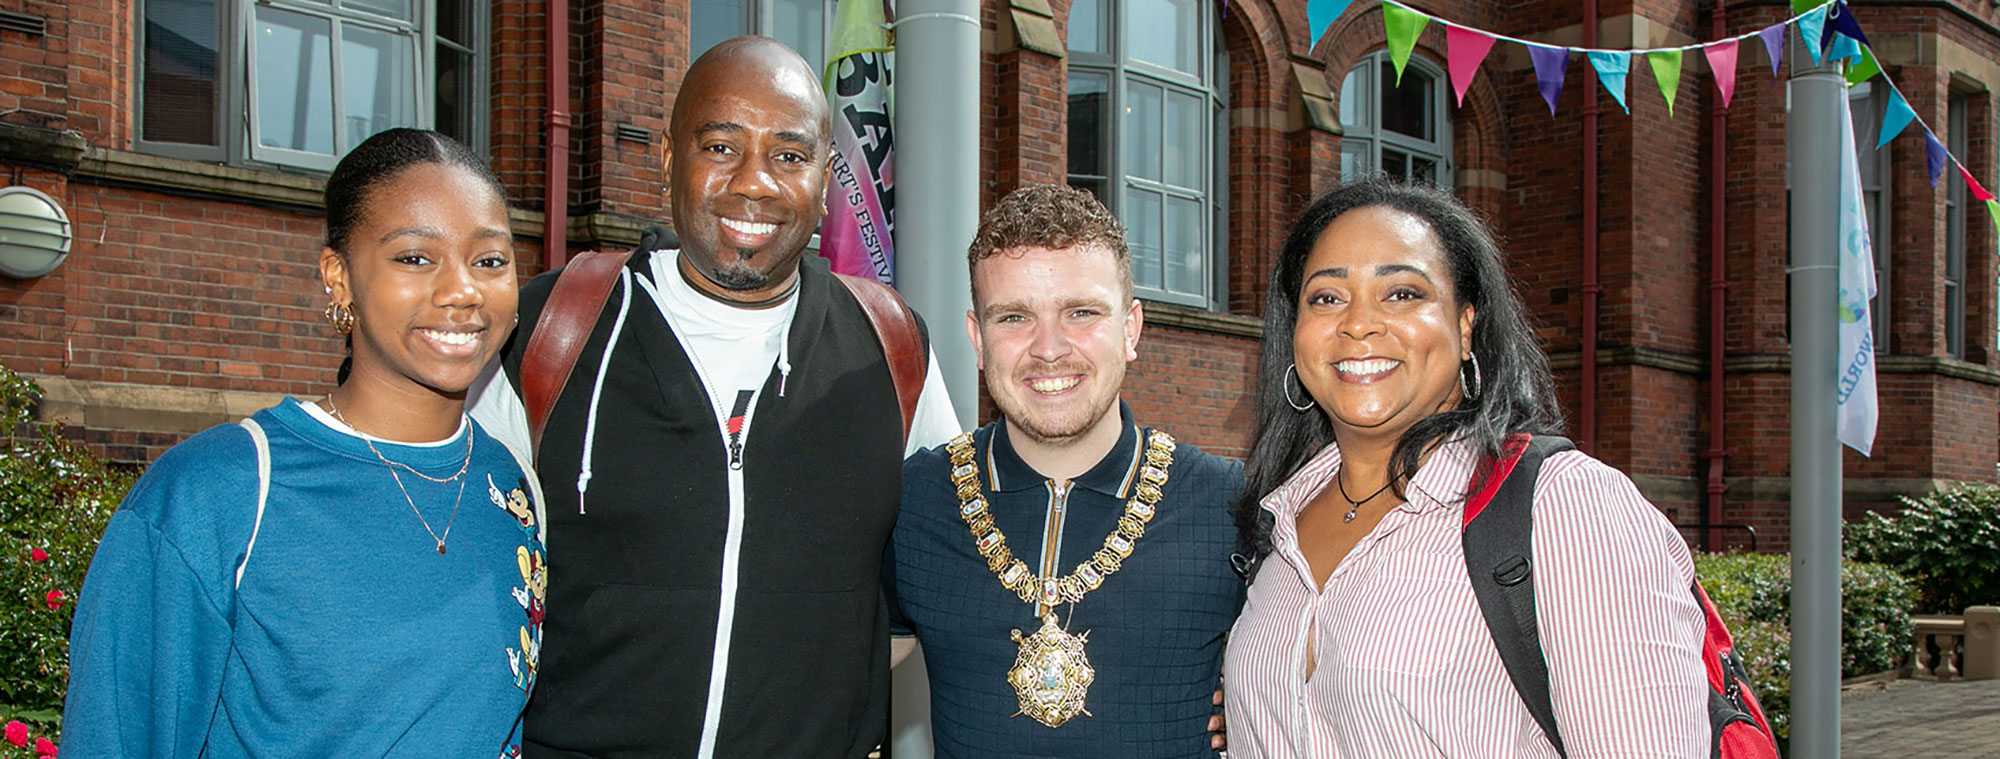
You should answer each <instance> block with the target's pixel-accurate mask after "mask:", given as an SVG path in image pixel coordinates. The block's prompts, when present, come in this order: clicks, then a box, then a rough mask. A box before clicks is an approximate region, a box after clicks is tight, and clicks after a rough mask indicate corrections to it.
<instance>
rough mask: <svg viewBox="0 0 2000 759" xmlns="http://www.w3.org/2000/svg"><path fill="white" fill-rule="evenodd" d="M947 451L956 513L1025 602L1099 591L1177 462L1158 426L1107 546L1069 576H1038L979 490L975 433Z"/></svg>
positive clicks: (1142, 530)
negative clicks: (998, 524)
mask: <svg viewBox="0 0 2000 759" xmlns="http://www.w3.org/2000/svg"><path fill="white" fill-rule="evenodd" d="M945 450H946V451H949V452H950V453H951V463H952V470H951V481H952V484H953V485H955V486H957V488H958V504H959V505H958V515H959V516H960V517H962V518H963V519H965V524H966V526H967V527H969V528H971V529H972V537H973V540H974V541H975V543H974V545H976V546H977V547H978V549H979V555H980V556H982V557H985V559H986V568H987V570H989V571H991V572H993V574H994V575H995V576H997V577H999V578H1000V584H1001V585H1005V586H1007V589H1008V590H1011V591H1014V593H1015V595H1018V596H1020V597H1021V600H1022V601H1023V602H1026V603H1032V604H1039V605H1042V606H1055V605H1058V604H1061V603H1065V602H1067V603H1076V602H1078V601H1081V600H1083V595H1084V594H1085V593H1089V592H1090V591H1093V590H1096V589H1097V587H1098V586H1099V585H1102V584H1103V583H1104V579H1105V578H1107V577H1110V576H1111V575H1113V574H1115V573H1117V572H1118V568H1119V567H1120V566H1122V564H1123V562H1124V561H1125V559H1126V558H1128V557H1130V556H1131V555H1132V548H1133V546H1135V545H1136V544H1137V543H1138V541H1139V538H1140V537H1141V536H1143V535H1145V534H1146V523H1147V522H1149V521H1152V519H1153V514H1154V512H1155V510H1156V509H1157V505H1158V504H1159V502H1160V498H1161V497H1162V496H1163V495H1164V492H1163V491H1164V488H1166V486H1167V468H1168V467H1169V466H1171V465H1172V464H1173V461H1174V438H1173V436H1172V435H1169V434H1167V433H1165V432H1161V431H1159V430H1154V431H1153V432H1152V434H1151V435H1150V436H1148V437H1147V439H1146V453H1145V459H1146V460H1145V462H1144V465H1143V466H1142V467H1141V468H1140V469H1139V484H1138V487H1136V488H1134V495H1133V498H1132V500H1130V501H1127V502H1126V504H1125V513H1124V514H1123V515H1121V516H1119V517H1118V526H1117V527H1116V528H1115V529H1113V530H1112V531H1111V534H1110V535H1109V536H1106V537H1105V538H1104V547H1103V548H1100V549H1098V551H1097V553H1096V554H1094V555H1092V556H1091V557H1090V560H1088V561H1085V562H1083V563H1082V564H1080V565H1078V566H1077V568H1076V570H1075V571H1073V572H1071V573H1070V574H1069V576H1068V577H1042V576H1040V575H1037V574H1035V573H1034V572H1033V571H1031V570H1029V569H1028V565H1027V564H1025V563H1023V562H1022V561H1021V560H1020V559H1017V558H1014V554H1013V552H1012V551H1009V550H1008V549H1007V536H1006V535H1004V534H1002V533H1001V532H1000V529H999V528H997V527H994V526H993V515H992V513H990V512H989V511H987V508H986V498H985V497H984V496H981V495H980V494H979V466H978V465H977V464H975V463H973V446H972V435H971V434H969V433H968V434H963V435H959V436H958V437H957V438H955V439H953V440H952V441H951V442H949V443H946V444H945Z"/></svg>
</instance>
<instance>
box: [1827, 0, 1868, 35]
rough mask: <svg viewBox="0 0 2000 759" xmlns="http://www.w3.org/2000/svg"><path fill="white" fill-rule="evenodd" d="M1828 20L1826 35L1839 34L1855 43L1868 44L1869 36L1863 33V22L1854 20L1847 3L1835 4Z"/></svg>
mask: <svg viewBox="0 0 2000 759" xmlns="http://www.w3.org/2000/svg"><path fill="white" fill-rule="evenodd" d="M1827 20H1828V22H1829V23H1828V24H1827V25H1826V32H1825V33H1826V34H1827V35H1828V36H1832V35H1833V33H1834V32H1839V33H1841V34H1843V35H1846V36H1847V37H1849V38H1851V39H1853V40H1854V41H1855V42H1859V43H1861V44H1863V45H1866V44H1868V35H1866V34H1862V33H1861V22H1859V21H1856V20H1854V14H1853V13H1849V12H1848V10H1847V3H1846V2H1844V1H1843V2H1835V3H1834V5H1833V10H1832V12H1831V13H1829V14H1828V15H1827Z"/></svg>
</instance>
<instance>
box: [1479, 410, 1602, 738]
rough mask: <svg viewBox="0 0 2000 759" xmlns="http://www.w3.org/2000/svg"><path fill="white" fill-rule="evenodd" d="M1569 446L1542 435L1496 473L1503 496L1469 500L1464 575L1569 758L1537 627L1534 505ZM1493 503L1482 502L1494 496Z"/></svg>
mask: <svg viewBox="0 0 2000 759" xmlns="http://www.w3.org/2000/svg"><path fill="white" fill-rule="evenodd" d="M1575 449H1576V446H1575V445H1573V444H1571V443H1570V441H1569V440H1568V439H1567V438H1561V437H1554V436H1545V435H1537V436H1535V437H1534V438H1533V439H1531V440H1530V441H1529V443H1528V445H1527V446H1526V449H1525V450H1523V451H1522V452H1521V454H1520V457H1519V460H1518V461H1515V462H1513V464H1512V467H1511V471H1509V470H1508V467H1507V464H1508V462H1506V461H1502V462H1499V463H1498V465H1499V466H1500V467H1501V471H1502V472H1503V474H1502V476H1504V477H1505V478H1506V479H1504V480H1503V481H1502V482H1501V483H1500V485H1499V487H1498V489H1497V491H1496V490H1495V489H1493V488H1486V489H1484V490H1483V492H1481V493H1479V494H1477V495H1472V496H1469V497H1468V498H1467V499H1466V504H1465V505H1466V514H1467V517H1466V520H1467V521H1466V524H1465V534H1464V536H1463V537H1464V543H1465V569H1466V572H1467V573H1468V574H1469V575H1470V576H1471V577H1472V594H1473V595H1474V596H1476V597H1477V598H1478V599H1479V613H1480V615H1481V616H1484V617H1485V618H1486V627H1487V629H1488V630H1490V631H1492V633H1493V643H1494V645H1495V646H1497V647H1498V648H1499V649H1500V661H1501V662H1502V663H1504V664H1505V665H1506V666H1507V677H1508V678H1509V679H1511V680H1513V681H1514V690H1516V691H1518V692H1519V693H1520V694H1521V701H1522V702H1523V703H1525V704H1527V706H1528V713H1529V714H1531V715H1534V717H1535V724H1537V725H1540V726H1541V728H1542V733H1543V734H1544V735H1547V736H1548V738H1549V743H1552V744H1554V745H1555V747H1556V754H1557V755H1559V756H1563V757H1567V756H1569V753H1568V752H1567V751H1565V750H1564V749H1563V742H1562V736H1561V735H1560V734H1559V733H1557V732H1556V710H1555V702H1554V701H1553V700H1552V699H1551V698H1550V696H1549V664H1548V661H1547V659H1545V658H1543V656H1542V638H1541V633H1540V632H1539V631H1538V630H1537V628H1536V625H1535V573H1534V561H1533V559H1532V556H1533V554H1534V545H1535V541H1534V527H1535V522H1534V499H1535V480H1536V477H1537V476H1538V475H1539V474H1540V473H1541V469H1542V462H1543V461H1546V460H1547V459H1548V457H1550V456H1553V455H1556V454H1558V453H1562V452H1563V451H1570V450H1575ZM1488 494H1490V496H1489V499H1488V500H1481V499H1480V497H1479V496H1481V495H1488Z"/></svg>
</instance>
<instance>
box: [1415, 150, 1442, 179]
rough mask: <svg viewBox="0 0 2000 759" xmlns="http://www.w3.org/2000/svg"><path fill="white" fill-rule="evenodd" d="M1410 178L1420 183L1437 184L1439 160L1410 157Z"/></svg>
mask: <svg viewBox="0 0 2000 759" xmlns="http://www.w3.org/2000/svg"><path fill="white" fill-rule="evenodd" d="M1410 178H1411V179H1413V180H1416V181H1419V182H1428V183H1430V184H1437V183H1438V163H1437V159H1435V158H1428V157H1425V156H1410Z"/></svg>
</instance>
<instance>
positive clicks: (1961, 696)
mask: <svg viewBox="0 0 2000 759" xmlns="http://www.w3.org/2000/svg"><path fill="white" fill-rule="evenodd" d="M1840 756H1841V759H2000V680H1982V681H1978V682H1969V683H1967V682H1957V683H1933V682H1927V681H1922V680H1892V681H1889V682H1887V683H1882V684H1880V685H1869V686H1862V687H1858V688H1855V689H1851V690H1849V691H1848V692H1846V693H1844V694H1842V696H1841V698H1840ZM1798 759H1807V758H1806V757H1799V758H1798Z"/></svg>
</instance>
